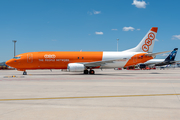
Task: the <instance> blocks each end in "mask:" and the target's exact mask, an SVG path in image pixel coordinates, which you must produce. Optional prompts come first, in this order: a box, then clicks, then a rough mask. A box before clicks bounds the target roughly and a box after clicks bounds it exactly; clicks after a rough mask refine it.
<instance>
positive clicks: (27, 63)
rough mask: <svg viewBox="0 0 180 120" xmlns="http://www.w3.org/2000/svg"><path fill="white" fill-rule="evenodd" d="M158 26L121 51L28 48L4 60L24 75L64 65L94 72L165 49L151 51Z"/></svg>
mask: <svg viewBox="0 0 180 120" xmlns="http://www.w3.org/2000/svg"><path fill="white" fill-rule="evenodd" d="M157 30H158V28H157V27H152V28H151V29H150V30H149V32H148V33H147V34H146V35H145V37H144V38H143V39H142V40H141V42H140V43H139V44H138V45H137V46H136V47H134V48H132V49H129V50H125V51H122V52H81V51H80V52H29V53H23V54H20V55H17V56H15V57H14V58H13V59H10V60H9V61H7V62H6V64H7V65H9V66H11V67H14V68H16V69H17V70H19V71H24V72H23V75H27V72H26V70H35V69H67V70H68V71H70V72H77V71H78V72H84V74H88V73H89V74H94V73H95V71H94V70H93V69H98V68H100V69H104V68H106V69H107V68H117V67H119V68H120V67H126V66H131V65H137V64H139V63H144V62H146V61H148V60H150V59H153V58H154V57H155V56H156V55H157V54H162V53H165V52H160V53H152V51H153V47H154V42H155V38H156V33H157ZM166 52H169V51H166Z"/></svg>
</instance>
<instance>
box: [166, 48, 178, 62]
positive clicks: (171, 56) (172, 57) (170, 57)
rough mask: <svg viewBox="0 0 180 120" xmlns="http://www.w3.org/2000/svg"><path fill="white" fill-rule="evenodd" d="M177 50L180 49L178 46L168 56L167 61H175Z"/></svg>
mask: <svg viewBox="0 0 180 120" xmlns="http://www.w3.org/2000/svg"><path fill="white" fill-rule="evenodd" d="M177 51H178V48H174V50H173V51H172V52H171V53H170V54H169V55H168V56H167V58H166V59H165V61H174V59H175V57H176V53H177Z"/></svg>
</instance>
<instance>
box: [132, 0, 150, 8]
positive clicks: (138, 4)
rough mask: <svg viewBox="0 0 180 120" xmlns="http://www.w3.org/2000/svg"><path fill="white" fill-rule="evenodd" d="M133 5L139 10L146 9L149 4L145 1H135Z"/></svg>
mask: <svg viewBox="0 0 180 120" xmlns="http://www.w3.org/2000/svg"><path fill="white" fill-rule="evenodd" d="M132 5H135V6H136V7H137V8H146V5H147V3H146V2H145V1H143V0H142V1H138V0H133V3H132Z"/></svg>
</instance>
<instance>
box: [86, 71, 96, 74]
mask: <svg viewBox="0 0 180 120" xmlns="http://www.w3.org/2000/svg"><path fill="white" fill-rule="evenodd" d="M88 73H89V74H95V71H94V70H90V71H88V70H84V74H88Z"/></svg>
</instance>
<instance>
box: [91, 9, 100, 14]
mask: <svg viewBox="0 0 180 120" xmlns="http://www.w3.org/2000/svg"><path fill="white" fill-rule="evenodd" d="M93 13H94V14H100V13H101V11H95V10H93Z"/></svg>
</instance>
